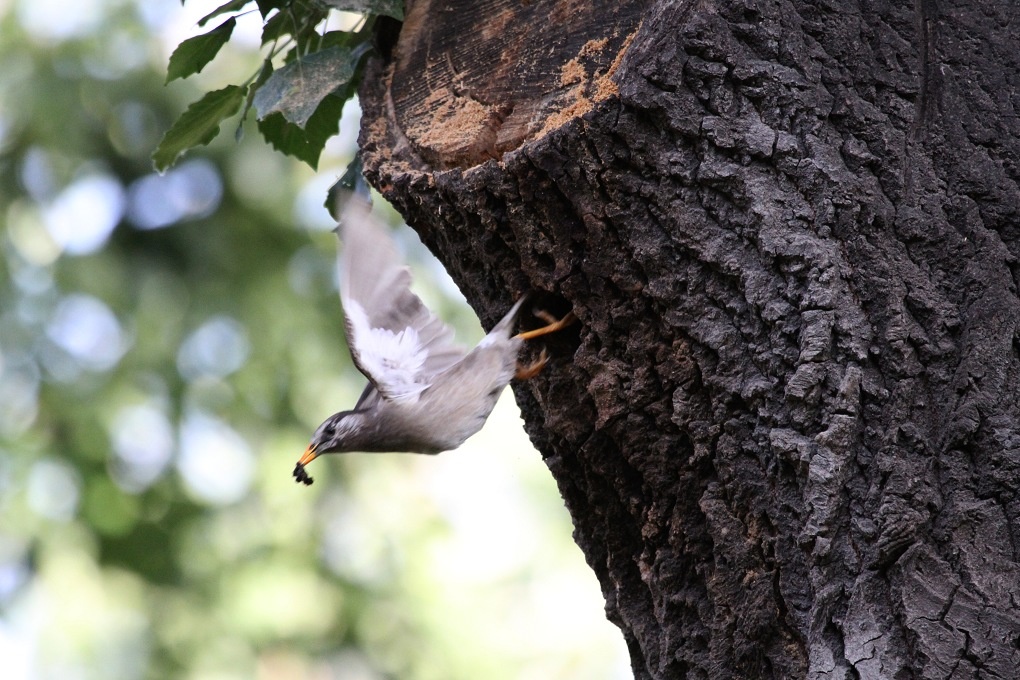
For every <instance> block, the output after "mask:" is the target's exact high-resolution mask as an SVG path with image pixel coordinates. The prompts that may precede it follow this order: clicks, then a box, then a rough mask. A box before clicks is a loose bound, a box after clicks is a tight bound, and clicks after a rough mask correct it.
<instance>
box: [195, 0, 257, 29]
mask: <svg viewBox="0 0 1020 680" xmlns="http://www.w3.org/2000/svg"><path fill="white" fill-rule="evenodd" d="M249 2H251V0H230V2H225V3H223V4H222V5H220V6H219V7H217V8H216V9H214V10H213V11H211V12H209V13H208V14H206V15H205V16H204V17H202V18H201V19H199V20H198V25H199V26H205V25H206V24H207V23H209V21H210V20H212V19H215V18H216V17H218V16H219V15H221V14H226V13H227V12H236V11H238V10H239V9H241V8H242V7H244V6H245V5H247V4H248V3H249Z"/></svg>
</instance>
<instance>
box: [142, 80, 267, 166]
mask: <svg viewBox="0 0 1020 680" xmlns="http://www.w3.org/2000/svg"><path fill="white" fill-rule="evenodd" d="M246 89H247V88H244V87H241V86H239V85H228V86H227V87H225V88H223V89H222V90H215V91H213V92H209V93H207V94H206V95H205V96H203V97H202V98H201V99H199V100H198V101H197V102H194V103H193V104H192V105H191V106H189V107H188V109H187V111H185V112H184V113H182V114H181V117H180V118H178V119H177V122H176V123H174V124H173V125H172V126H170V129H169V130H167V131H166V134H165V135H163V139H162V140H161V141H160V143H159V146H158V147H156V150H155V151H154V152H153V154H152V162H153V165H154V166H155V167H156V170H157V171H159V172H163V171H164V170H166V169H167V168H169V167H170V166H171V165H173V164H174V162H175V161H176V160H177V158H178V157H179V156H180V155H181V154H182V153H184V152H185V151H187V150H188V149H190V148H192V147H195V146H202V145H204V144H208V143H209V142H211V141H212V139H213V138H214V137H215V136H216V135H217V134H218V133H219V131H220V123H222V122H223V121H224V120H225V119H226V118H229V117H230V116H232V115H234V114H235V113H237V110H238V109H239V108H241V102H242V101H244V95H245V91H246Z"/></svg>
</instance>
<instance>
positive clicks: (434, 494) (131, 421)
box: [0, 0, 630, 680]
mask: <svg viewBox="0 0 1020 680" xmlns="http://www.w3.org/2000/svg"><path fill="white" fill-rule="evenodd" d="M217 4H218V3H216V2H196V1H189V2H188V3H187V4H186V5H185V6H184V7H183V8H182V7H181V4H180V3H179V2H178V1H177V0H73V1H72V0H0V249H2V257H0V677H3V678H5V679H6V680H18V679H23V678H59V679H60V680H76V679H79V678H81V679H91V678H96V679H103V680H110V679H117V678H203V679H205V678H214V679H219V678H223V679H233V678H266V679H269V678H272V679H277V678H340V679H346V680H375V679H378V678H400V679H401V680H404V679H422V680H425V679H436V680H440V679H441V680H456V679H460V678H463V679H468V678H471V679H478V678H485V679H493V680H499V679H501V678H534V679H536V680H538V679H542V680H545V679H556V678H571V679H573V678H577V679H584V680H602V679H606V680H613V679H618V678H628V677H630V673H629V671H628V665H627V661H626V652H625V649H624V646H623V643H622V640H621V638H620V635H619V634H618V632H617V630H616V629H615V627H613V626H612V625H611V624H609V623H608V622H607V621H605V618H604V613H603V600H602V597H601V595H600V592H599V588H598V584H597V582H596V580H595V578H594V576H593V575H592V573H591V572H590V570H589V569H588V568H587V566H586V565H585V564H584V561H583V558H582V556H581V553H580V551H579V550H578V549H577V548H576V547H575V546H574V545H573V543H572V542H571V539H570V533H571V525H570V520H569V517H568V516H567V513H566V511H565V510H564V509H563V506H562V503H561V501H560V499H559V496H558V494H557V492H556V489H555V486H554V485H553V483H552V480H551V478H550V476H549V474H548V472H547V470H546V469H545V467H544V466H543V465H542V463H541V460H540V457H539V455H538V453H536V452H535V451H534V449H532V448H531V446H530V444H529V443H528V440H527V437H526V436H525V434H524V433H523V431H522V429H521V424H520V421H519V416H518V413H517V410H516V406H515V405H514V403H513V398H512V394H511V393H510V392H509V391H507V392H506V394H505V395H504V398H503V400H502V401H501V402H500V404H499V406H498V407H497V410H496V412H495V414H494V415H493V417H492V418H491V419H490V421H489V423H488V425H487V426H486V427H485V429H484V430H483V431H482V432H481V433H480V434H479V435H476V436H475V437H474V438H472V439H471V440H470V441H469V442H468V443H467V444H465V446H464V447H463V448H462V449H460V450H458V451H455V452H449V453H445V454H442V455H440V456H437V457H425V456H409V455H349V456H343V457H328V458H326V459H321V460H320V461H316V463H315V464H314V465H313V466H312V467H311V469H310V471H311V473H312V475H313V476H314V477H315V478H316V483H315V485H313V486H312V487H304V486H300V485H297V484H295V483H294V481H293V480H292V478H291V476H290V475H291V470H292V468H293V464H294V461H295V460H296V458H297V456H298V455H300V453H301V451H303V450H304V447H305V444H306V443H307V441H308V437H309V435H310V433H311V432H312V430H313V429H314V428H315V426H316V425H318V423H319V422H320V421H321V420H322V419H323V418H324V417H325V416H327V415H329V414H330V413H332V412H334V411H336V410H340V409H341V408H344V407H348V406H349V405H350V404H352V403H353V402H354V401H355V400H356V398H357V396H358V394H359V393H360V391H361V388H362V386H363V384H364V380H363V378H362V377H361V376H360V375H359V374H358V373H357V371H356V370H355V369H354V368H353V367H352V365H351V363H350V360H349V356H348V355H347V352H346V349H345V346H344V343H343V341H342V319H341V315H340V310H339V304H338V300H337V296H336V282H335V275H334V266H335V252H336V242H335V238H334V237H333V235H332V234H330V233H329V230H330V229H331V228H332V226H333V225H332V223H331V221H330V220H329V217H328V215H327V214H326V212H325V210H324V209H323V208H322V202H323V198H324V196H325V191H326V188H327V187H328V186H329V185H330V184H332V182H333V181H335V179H336V178H337V177H338V176H339V175H340V174H341V173H342V172H343V170H344V168H345V166H346V164H347V162H348V161H349V160H350V158H351V156H352V154H353V151H354V147H355V143H356V142H355V139H356V136H357V122H358V110H357V106H356V104H352V105H350V106H349V107H348V110H347V111H346V112H345V115H344V120H343V123H342V130H341V134H340V135H339V136H338V137H337V138H335V139H334V140H332V141H331V142H330V144H329V146H328V147H327V150H326V153H325V155H324V158H323V160H322V162H321V164H320V169H319V171H318V172H313V171H312V170H310V169H309V168H307V167H305V166H302V165H299V164H297V163H296V162H292V161H290V160H288V159H286V158H284V157H283V156H281V155H279V154H277V153H275V152H274V151H272V150H271V149H270V148H269V147H268V146H266V145H265V144H264V143H263V142H262V140H261V139H260V137H259V136H258V134H257V132H256V131H255V129H254V126H253V125H252V124H251V121H249V122H248V123H247V124H246V125H245V126H244V128H243V129H242V133H243V134H242V136H241V139H240V141H235V135H234V131H235V130H234V127H236V122H235V123H228V126H225V128H227V129H224V130H223V133H222V134H221V136H220V137H219V138H218V139H217V140H216V141H215V142H214V143H213V144H212V145H210V146H209V147H207V148H203V149H201V150H200V151H199V152H193V153H191V154H190V155H189V156H188V157H186V158H185V159H184V160H183V161H182V162H180V163H179V164H178V166H177V167H176V168H174V169H173V170H171V171H169V172H168V173H166V174H165V175H163V176H159V175H156V174H154V173H153V172H152V169H151V163H150V161H149V154H150V153H151V152H152V150H153V149H154V148H155V145H156V144H157V143H158V141H159V139H160V137H161V135H162V133H163V131H164V130H165V129H166V128H167V127H168V126H169V125H170V123H171V122H172V121H173V120H174V119H175V118H176V116H177V115H179V114H180V113H181V112H182V111H183V110H184V108H185V107H186V105H187V104H188V103H189V102H190V101H192V100H194V99H196V98H197V97H198V96H199V95H200V94H201V93H202V92H204V91H208V90H211V89H216V88H219V87H222V86H224V85H226V84H229V83H238V82H241V81H243V80H244V79H246V78H247V77H248V76H249V75H251V74H252V73H253V72H254V70H255V69H256V68H257V67H258V65H259V59H258V56H257V50H258V37H257V36H258V31H259V22H258V18H257V14H255V15H254V16H251V17H248V18H247V19H246V20H245V21H242V22H241V23H240V25H239V26H238V29H237V30H236V31H235V39H234V40H233V41H232V43H231V44H230V45H229V46H228V47H227V48H225V50H224V51H223V52H222V53H221V55H220V56H219V57H218V58H217V60H216V61H215V62H214V63H213V65H212V66H210V67H208V68H207V69H206V71H205V72H203V73H202V74H201V75H199V76H197V77H193V78H191V79H189V80H188V81H184V82H182V81H177V82H175V83H173V84H171V85H170V86H164V85H163V81H164V77H165V68H166V63H167V58H168V56H169V54H170V52H171V51H172V49H173V47H174V46H176V45H177V44H178V43H179V42H180V41H181V40H182V39H184V38H186V37H188V36H190V35H195V34H197V33H199V32H201V30H200V29H198V28H197V27H196V26H195V22H196V20H197V19H198V18H199V17H200V16H202V15H203V14H205V13H206V12H208V11H209V10H210V9H211V8H213V7H215V6H216V5H217ZM380 209H381V210H383V211H384V213H383V214H384V215H388V218H389V219H390V221H391V222H393V223H394V224H397V223H398V221H399V220H398V218H397V217H396V215H394V214H393V213H392V211H388V209H387V208H385V207H384V206H383V207H381V208H380ZM394 234H395V236H396V237H397V238H398V239H399V240H400V243H401V247H402V248H403V250H404V251H405V252H406V253H407V256H408V258H409V259H410V260H411V261H412V263H413V264H414V267H415V273H416V280H417V290H418V291H419V293H420V294H421V295H422V297H423V298H425V299H426V302H427V303H428V304H429V305H430V306H432V307H433V308H434V309H437V310H438V311H439V312H440V313H441V314H442V315H443V316H444V318H446V319H448V320H450V321H452V322H453V323H454V325H455V326H456V328H457V332H458V336H459V337H460V338H461V339H462V340H463V341H464V342H465V343H470V342H474V341H477V339H479V338H480V337H481V329H480V327H479V326H478V323H477V321H476V320H475V319H474V316H473V314H472V313H471V312H470V310H469V309H467V307H466V306H465V305H464V303H463V300H462V299H461V298H460V297H459V295H458V293H457V291H456V289H455V288H454V287H453V286H452V284H451V283H450V282H449V280H448V279H447V278H445V275H444V274H443V272H442V268H441V267H440V266H439V265H438V264H437V263H435V261H434V260H432V259H431V256H429V255H428V253H427V252H426V251H425V250H424V248H423V247H422V246H421V244H420V243H419V242H418V241H417V240H416V237H415V236H414V235H413V232H411V231H410V230H409V229H407V228H406V227H401V228H397V229H396V230H395V232H394Z"/></svg>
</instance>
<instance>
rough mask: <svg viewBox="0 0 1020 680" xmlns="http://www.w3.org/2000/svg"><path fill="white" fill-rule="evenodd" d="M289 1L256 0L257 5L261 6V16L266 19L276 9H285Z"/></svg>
mask: <svg viewBox="0 0 1020 680" xmlns="http://www.w3.org/2000/svg"><path fill="white" fill-rule="evenodd" d="M287 2H289V0H255V4H256V5H258V6H259V14H261V15H262V18H263V19H265V18H266V16H268V15H269V13H270V12H272V11H273V10H274V9H283V7H285V6H286V4H287Z"/></svg>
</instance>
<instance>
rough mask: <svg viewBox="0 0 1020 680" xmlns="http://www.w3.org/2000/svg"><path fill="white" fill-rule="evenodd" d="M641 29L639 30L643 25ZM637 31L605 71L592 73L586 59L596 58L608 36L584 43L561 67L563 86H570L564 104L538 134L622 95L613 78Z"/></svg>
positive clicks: (546, 121)
mask: <svg viewBox="0 0 1020 680" xmlns="http://www.w3.org/2000/svg"><path fill="white" fill-rule="evenodd" d="M638 29H640V25H639V26H638ZM636 34H637V30H635V31H634V32H633V33H631V34H630V35H629V36H627V39H626V40H624V42H623V45H621V47H620V50H619V52H618V53H617V55H616V58H615V59H613V62H612V63H611V64H610V65H609V67H608V68H607V69H606V70H605V71H602V70H600V69H598V68H596V69H594V71H593V72H592V73H591V74H589V73H588V69H587V68H586V67H585V65H584V62H590V61H595V60H597V59H598V57H599V56H600V54H601V53H602V52H603V51H604V50H605V49H606V46H607V45H608V44H609V38H598V39H597V40H589V41H588V42H586V43H585V44H584V45H582V46H581V49H580V50H578V52H577V56H576V57H574V58H573V59H571V60H570V61H568V62H567V63H565V64H564V65H563V66H562V67H561V68H560V85H561V86H562V87H564V88H567V90H566V92H564V94H563V97H562V99H561V101H563V102H564V105H563V107H562V108H560V109H559V110H557V111H554V112H552V113H551V114H550V115H549V116H548V117H547V118H546V119H545V123H544V124H543V125H542V128H541V129H540V130H539V131H538V132H537V133H536V137H541V136H543V135H545V134H546V133H548V132H549V131H550V130H555V129H556V128H558V127H561V126H563V125H564V124H566V123H567V122H568V121H570V120H573V119H574V118H580V117H581V116H583V115H584V114H586V113H588V112H589V111H591V110H592V109H593V108H594V107H595V105H596V104H598V103H599V102H602V101H605V100H606V99H609V98H610V97H612V96H613V95H616V94H619V92H620V90H619V88H618V87H617V86H616V83H615V82H614V81H613V75H614V74H615V73H616V70H617V69H618V68H619V66H620V62H621V61H622V59H623V55H624V54H626V52H627V48H628V47H630V43H631V41H632V40H633V39H634V35H636Z"/></svg>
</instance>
